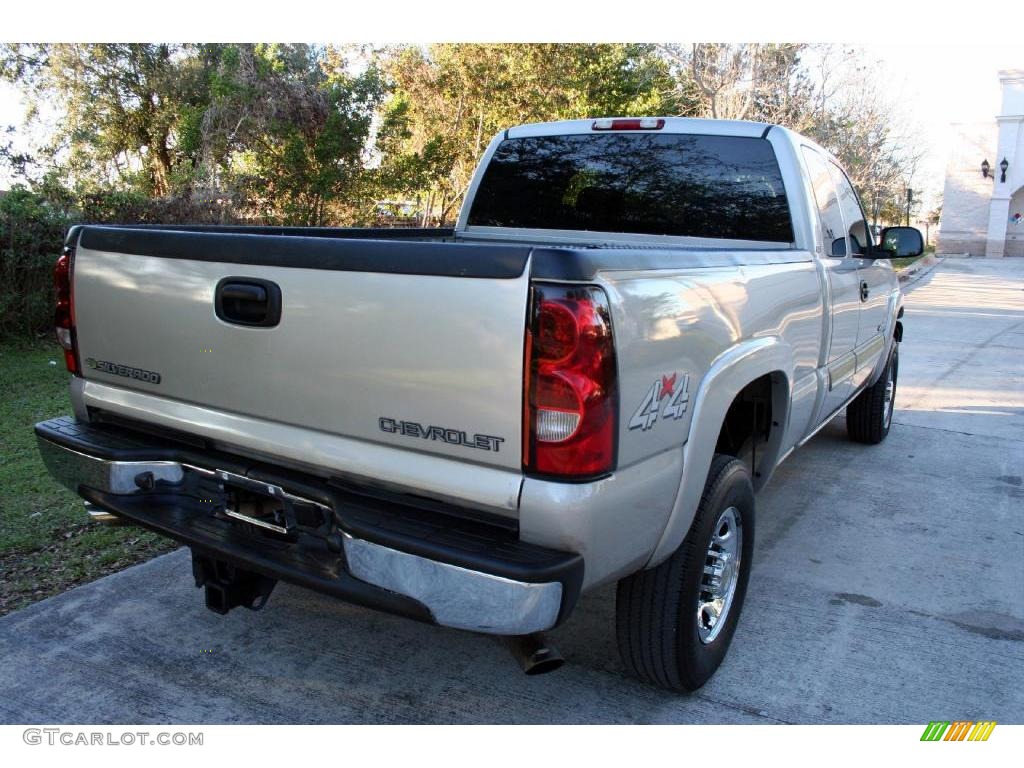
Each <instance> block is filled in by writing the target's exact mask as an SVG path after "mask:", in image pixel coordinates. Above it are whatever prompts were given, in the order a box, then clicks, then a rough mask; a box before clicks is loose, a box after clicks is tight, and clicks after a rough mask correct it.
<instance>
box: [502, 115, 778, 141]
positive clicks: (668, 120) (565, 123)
mask: <svg viewBox="0 0 1024 768" xmlns="http://www.w3.org/2000/svg"><path fill="white" fill-rule="evenodd" d="M637 119H642V120H663V121H664V125H663V127H661V128H659V129H657V130H658V132H660V133H699V134H704V135H708V134H711V135H717V136H750V137H757V136H763V135H764V134H765V133H766V132H767V131H768V130H769V129H770V128H773V127H774V126H773V124H772V123H758V122H753V121H750V120H705V119H702V118H695V117H657V116H651V117H637V116H633V117H612V118H588V119H585V120H557V121H553V122H549V123H526V124H524V125H517V126H515V127H514V128H509V129H508V130H507V131H505V136H504V138H506V139H518V138H523V137H526V136H560V135H568V134H574V133H591V132H593V131H594V130H595V129H594V124H595V123H596V122H597V121H598V120H601V121H607V120H637ZM601 132H602V133H604V132H608V129H603V130H602V131H601Z"/></svg>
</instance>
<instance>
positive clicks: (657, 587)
mask: <svg viewBox="0 0 1024 768" xmlns="http://www.w3.org/2000/svg"><path fill="white" fill-rule="evenodd" d="M730 508H733V509H735V510H736V513H737V514H736V517H737V522H738V526H737V527H738V529H739V531H741V533H742V535H741V536H740V538H739V542H737V545H738V546H737V550H738V552H739V554H740V558H739V572H738V574H736V575H735V576H733V579H735V581H736V588H735V592H734V593H733V595H732V600H731V603H730V605H729V608H728V610H727V611H726V612H725V619H724V623H723V624H722V627H721V629H719V630H718V632H717V635H716V636H715V637H714V638H713V639H711V640H710V641H708V642H704V641H702V640H701V631H706V628H705V630H702V629H701V628H700V627H698V601H700V600H701V597H702V594H703V595H705V596H706V595H707V592H706V589H705V584H704V579H705V573H704V568H705V565H708V564H710V563H711V560H710V559H709V557H708V548H709V546H710V545H711V541H712V533H713V532H714V530H713V529H714V528H715V526H716V524H717V523H718V522H719V521H720V517H721V516H722V515H723V513H726V511H727V510H729V509H730ZM753 554H754V489H753V486H752V485H751V483H750V472H749V470H748V469H747V467H746V466H745V465H744V464H743V462H742V461H740V460H738V459H736V458H734V457H732V456H725V455H723V454H716V455H715V457H714V459H713V460H712V462H711V470H710V471H709V472H708V479H707V482H706V483H705V485H704V493H703V495H702V496H701V500H700V504H699V505H698V506H697V513H696V514H695V515H694V518H693V524H692V525H691V526H690V530H689V532H688V533H687V534H686V538H685V539H684V540H683V543H682V544H681V545H680V546H679V549H677V550H676V551H675V552H674V553H673V554H672V556H671V557H669V558H668V559H667V560H665V561H664V562H663V563H661V564H660V565H659V566H657V567H656V568H651V569H649V570H646V571H640V572H638V573H635V574H633V575H632V576H628V577H626V578H625V579H623V580H622V581H620V582H619V585H618V592H617V593H616V599H615V613H616V635H617V638H618V645H619V654H620V655H621V657H622V661H623V663H624V664H625V665H626V667H627V668H628V669H629V670H630V672H632V673H633V674H634V675H636V676H637V677H639V678H640V679H641V680H643V681H645V682H648V683H652V684H654V685H659V686H662V687H664V688H669V689H671V690H675V691H694V690H696V689H698V688H700V687H701V686H702V685H704V683H705V682H707V680H708V678H710V677H711V675H713V674H714V673H715V670H716V669H718V666H719V664H721V663H722V659H723V658H725V652H726V651H727V650H728V649H729V643H730V642H731V640H732V636H733V632H735V630H736V623H737V621H738V620H739V616H740V610H741V609H742V607H743V598H744V596H745V595H746V592H747V580H748V577H749V574H750V564H751V561H752V559H753Z"/></svg>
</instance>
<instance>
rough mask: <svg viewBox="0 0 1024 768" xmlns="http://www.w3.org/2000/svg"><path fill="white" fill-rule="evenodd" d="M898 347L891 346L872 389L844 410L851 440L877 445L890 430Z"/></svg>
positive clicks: (860, 395)
mask: <svg viewBox="0 0 1024 768" xmlns="http://www.w3.org/2000/svg"><path fill="white" fill-rule="evenodd" d="M899 351H900V345H899V344H898V343H897V342H893V345H892V352H891V353H890V354H889V362H888V363H886V365H885V370H884V371H882V375H881V376H880V377H879V379H878V381H876V382H875V383H874V384H873V385H872V386H870V387H868V388H867V389H865V390H864V391H863V392H861V393H860V394H859V395H857V398H856V399H855V400H854V401H853V402H852V403H850V404H849V405H848V406H847V408H846V432H847V434H848V435H849V436H850V439H851V440H856V441H857V442H858V443H867V444H868V445H877V444H878V443H880V442H882V441H883V440H885V436H886V435H888V434H889V427H890V426H892V412H893V404H894V403H895V401H896V379H897V376H898V375H899V369H900V355H899Z"/></svg>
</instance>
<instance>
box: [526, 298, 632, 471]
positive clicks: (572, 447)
mask: <svg viewBox="0 0 1024 768" xmlns="http://www.w3.org/2000/svg"><path fill="white" fill-rule="evenodd" d="M525 378H526V384H525V393H524V403H525V405H526V408H525V413H524V414H523V416H524V420H525V424H524V435H523V438H524V440H523V465H524V467H525V468H526V470H527V471H530V472H534V473H536V474H541V475H554V476H558V477H566V478H574V479H580V478H585V477H594V476H597V475H602V474H605V473H607V472H610V471H611V470H612V469H613V468H614V466H615V434H616V422H617V420H618V401H617V394H616V389H617V387H616V370H615V348H614V345H613V343H612V326H611V314H610V312H609V310H608V299H607V298H606V297H605V294H604V291H602V290H601V289H600V288H594V287H577V286H555V285H548V284H544V285H538V286H535V287H534V298H533V314H532V317H531V322H530V324H529V327H528V328H527V337H526V377H525Z"/></svg>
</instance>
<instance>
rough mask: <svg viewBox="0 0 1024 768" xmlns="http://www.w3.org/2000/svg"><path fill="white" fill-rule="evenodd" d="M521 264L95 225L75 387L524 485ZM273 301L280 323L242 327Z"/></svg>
mask: <svg viewBox="0 0 1024 768" xmlns="http://www.w3.org/2000/svg"><path fill="white" fill-rule="evenodd" d="M528 257H529V248H527V247H525V246H508V245H491V244H468V243H456V242H409V241H405V242H401V241H390V240H360V239H337V240H335V239H331V238H325V237H301V236H294V235H287V236H285V235H277V236H273V235H251V234H235V233H224V232H219V233H218V232H201V233H196V232H176V231H166V230H135V229H116V228H103V227H86V228H85V229H84V230H83V233H82V236H81V239H80V241H79V245H78V248H77V250H76V252H75V260H74V277H73V279H74V302H75V322H76V332H77V339H78V345H79V355H80V359H81V361H82V369H83V374H84V377H85V378H86V379H88V380H95V381H100V382H104V383H107V384H110V385H113V386H117V387H122V388H127V389H133V390H138V391H142V392H146V393H148V394H151V395H155V396H158V397H161V398H168V399H172V400H176V401H183V402H187V403H191V404H196V405H202V406H206V407H208V408H214V409H217V410H223V411H226V412H231V413H238V414H244V415H246V416H250V417H254V418H258V419H261V420H266V421H271V422H279V423H284V424H289V425H294V426H300V427H305V428H309V429H314V430H318V431H320V432H325V433H329V434H332V435H340V436H345V437H349V438H355V439H358V440H365V441H371V442H376V443H382V444H386V445H391V446H394V447H396V448H402V449H407V450H409V451H414V452H422V453H431V454H438V455H443V456H448V457H453V458H457V459H460V460H465V461H472V462H476V463H481V464H488V465H492V466H496V467H503V468H506V469H516V470H518V469H519V468H520V467H521V454H522V450H521V439H522V438H521V433H522V428H521V421H522V366H523V336H524V323H525V314H526V303H527V291H528V283H529V278H528V272H527V270H526V263H527V260H528ZM218 287H219V290H218ZM261 288H262V292H261V290H260V289H261ZM278 290H279V295H280V319H279V320H278V321H277V322H276V323H273V324H272V325H270V326H269V327H261V326H259V325H247V324H245V323H246V322H247V321H252V320H253V319H257V320H258V319H259V317H261V316H262V314H261V313H262V312H264V311H265V309H266V308H265V307H262V306H261V304H260V302H261V301H262V302H264V303H270V304H272V303H273V301H274V295H275V294H276V292H277V291H278ZM218 294H219V295H220V300H221V304H222V308H221V310H220V311H219V310H218V308H217V303H218ZM271 319H273V318H271ZM245 437H246V436H245V435H238V438H239V444H241V445H244V444H245ZM385 473H386V468H382V474H385Z"/></svg>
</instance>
